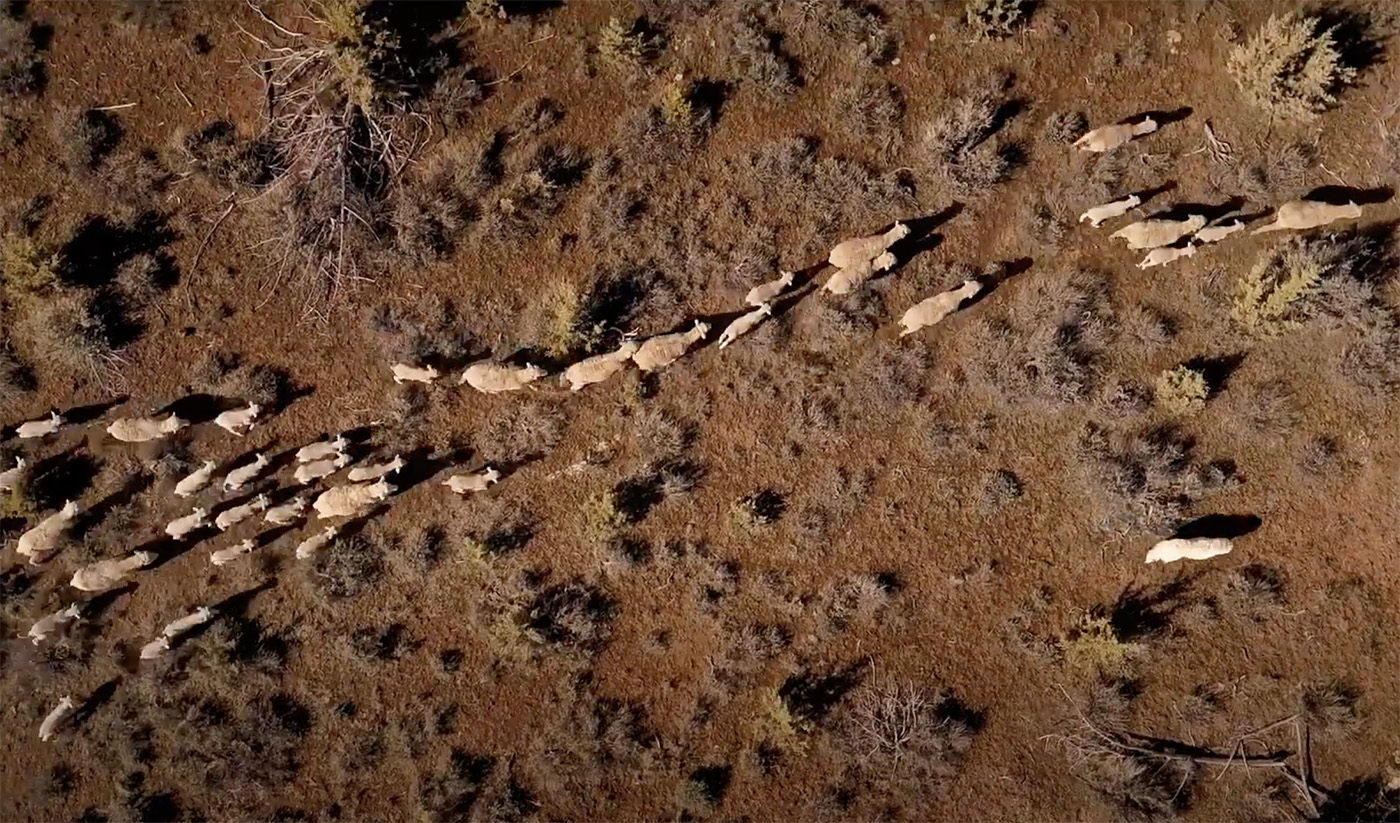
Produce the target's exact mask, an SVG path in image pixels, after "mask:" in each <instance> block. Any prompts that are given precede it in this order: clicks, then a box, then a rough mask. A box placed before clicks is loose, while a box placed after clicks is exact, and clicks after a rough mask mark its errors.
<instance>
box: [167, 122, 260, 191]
mask: <svg viewBox="0 0 1400 823" xmlns="http://www.w3.org/2000/svg"><path fill="white" fill-rule="evenodd" d="M180 146H181V148H182V149H183V150H184V152H185V155H186V156H187V157H188V158H189V161H190V164H191V165H192V166H193V167H194V168H195V170H196V171H198V172H200V173H201V174H203V175H205V176H207V177H208V178H209V179H210V180H213V181H214V182H215V183H218V184H219V185H222V186H225V187H228V188H256V187H259V186H265V185H267V184H268V183H271V182H272V181H273V179H274V178H276V177H277V175H278V173H279V172H280V171H281V169H280V168H279V165H278V159H277V151H276V148H275V147H274V146H273V145H272V144H271V143H269V142H268V141H266V140H259V139H248V138H246V137H241V136H240V135H239V134H238V129H237V128H236V127H235V126H234V125H233V123H230V122H229V121H227V120H214V121H211V122H209V123H206V124H205V125H203V126H201V127H200V128H199V129H197V130H196V131H194V132H191V133H190V134H188V135H186V136H185V138H184V140H182V141H181V142H180Z"/></svg>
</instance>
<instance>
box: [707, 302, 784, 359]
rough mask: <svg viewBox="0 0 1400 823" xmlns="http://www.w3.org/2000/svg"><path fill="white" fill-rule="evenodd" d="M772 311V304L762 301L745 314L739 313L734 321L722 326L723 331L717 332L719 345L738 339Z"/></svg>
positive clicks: (724, 345)
mask: <svg viewBox="0 0 1400 823" xmlns="http://www.w3.org/2000/svg"><path fill="white" fill-rule="evenodd" d="M772 313H773V305H772V304H771V303H764V304H763V305H761V306H759V307H758V308H756V309H754V310H753V311H751V312H748V313H747V314H741V315H739V316H738V317H736V318H734V322H732V323H730V324H729V325H728V326H725V327H724V331H722V332H720V333H719V347H720V348H721V349H722V348H724V347H726V346H728V345H729V344H730V343H733V342H734V341H735V340H738V339H739V338H740V337H743V336H744V335H746V334H748V333H749V332H751V331H753V330H754V328H755V327H757V326H758V324H759V323H762V322H763V318H765V317H767V316H768V315H770V314H772Z"/></svg>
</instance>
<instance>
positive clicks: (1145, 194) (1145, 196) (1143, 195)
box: [1130, 180, 1177, 206]
mask: <svg viewBox="0 0 1400 823" xmlns="http://www.w3.org/2000/svg"><path fill="white" fill-rule="evenodd" d="M1176 188H1177V186H1176V182H1175V181H1171V180H1168V181H1167V182H1165V183H1163V184H1162V185H1160V186H1153V187H1152V188H1150V189H1143V190H1142V191H1135V192H1131V193H1130V196H1134V195H1135V196H1136V197H1137V198H1138V200H1140V201H1141V202H1140V203H1138V206H1144V205H1146V204H1147V201H1149V200H1151V199H1152V198H1154V197H1157V196H1158V195H1162V194H1166V193H1168V192H1173V191H1176Z"/></svg>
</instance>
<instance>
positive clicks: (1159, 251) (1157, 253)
mask: <svg viewBox="0 0 1400 823" xmlns="http://www.w3.org/2000/svg"><path fill="white" fill-rule="evenodd" d="M1195 255H1196V247H1195V246H1193V245H1191V244H1190V243H1187V244H1186V245H1185V246H1180V247H1177V246H1160V247H1158V248H1155V249H1153V250H1152V251H1150V252H1148V253H1147V256H1146V257H1144V258H1142V262H1141V263H1138V264H1137V267H1138V268H1139V269H1150V268H1152V267H1153V266H1165V265H1166V264H1168V263H1174V262H1176V261H1177V260H1180V259H1181V258H1183V257H1194V256H1195Z"/></svg>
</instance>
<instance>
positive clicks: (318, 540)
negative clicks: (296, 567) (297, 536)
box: [297, 526, 340, 560]
mask: <svg viewBox="0 0 1400 823" xmlns="http://www.w3.org/2000/svg"><path fill="white" fill-rule="evenodd" d="M339 531H340V529H339V527H336V526H327V527H326V529H325V531H321V532H317V533H316V534H313V535H311V536H310V537H308V538H306V539H305V540H303V541H301V543H300V544H299V545H298V546H297V559H298V560H309V559H310V558H312V557H315V556H316V553H317V552H319V551H321V549H324V548H325V547H326V546H329V545H330V542H331V541H332V540H334V539H335V536H336V533H337V532H339Z"/></svg>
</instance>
